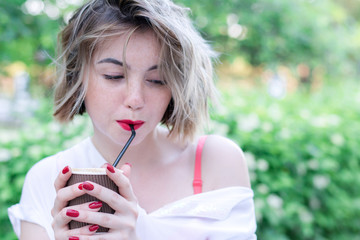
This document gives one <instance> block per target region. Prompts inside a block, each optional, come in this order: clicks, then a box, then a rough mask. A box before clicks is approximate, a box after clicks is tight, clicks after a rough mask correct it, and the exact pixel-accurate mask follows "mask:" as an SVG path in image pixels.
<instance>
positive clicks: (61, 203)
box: [53, 165, 138, 240]
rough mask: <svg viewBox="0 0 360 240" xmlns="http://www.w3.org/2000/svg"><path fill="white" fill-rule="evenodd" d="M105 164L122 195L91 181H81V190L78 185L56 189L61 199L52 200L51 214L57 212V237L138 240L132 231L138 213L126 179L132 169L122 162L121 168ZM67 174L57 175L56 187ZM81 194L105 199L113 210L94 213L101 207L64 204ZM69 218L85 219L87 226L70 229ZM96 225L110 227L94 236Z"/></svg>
mask: <svg viewBox="0 0 360 240" xmlns="http://www.w3.org/2000/svg"><path fill="white" fill-rule="evenodd" d="M106 167H107V171H106V172H107V175H108V176H109V177H110V178H111V179H112V180H113V181H114V182H115V184H116V185H117V186H118V187H119V192H120V193H121V195H120V194H118V193H115V192H113V191H112V190H110V189H107V188H105V187H102V186H101V185H98V184H96V183H93V182H84V183H83V184H82V190H80V189H79V188H78V184H75V185H73V186H70V187H65V188H62V189H60V190H57V192H58V196H57V199H62V200H58V201H55V202H56V204H55V205H56V207H55V206H54V209H55V210H54V213H58V214H57V215H56V217H54V224H53V228H54V231H55V236H56V239H73V240H75V239H104V237H105V238H106V239H137V238H136V233H135V226H136V220H137V216H138V210H137V200H136V197H135V195H134V193H133V191H132V187H131V184H130V181H129V178H128V177H129V176H130V171H131V168H130V166H128V165H124V166H123V167H122V168H121V170H119V169H115V168H113V167H112V166H111V165H106ZM60 175H61V174H60ZM69 177H70V176H69ZM69 177H67V178H66V174H65V176H59V177H58V179H59V181H56V183H55V185H56V184H58V187H60V188H61V186H64V185H65V183H66V181H67V180H68V178H69ZM61 179H66V180H61ZM61 183H62V184H61ZM56 188H57V185H56ZM84 193H87V194H89V195H92V196H94V197H96V198H98V199H99V200H101V201H103V202H106V203H107V204H108V205H109V206H110V207H112V208H113V209H114V210H115V213H114V214H107V213H100V212H97V211H98V210H99V209H100V208H97V209H92V208H90V207H89V204H82V205H78V206H71V207H66V205H67V202H68V201H69V200H71V199H73V198H75V197H77V196H80V195H82V194H84ZM61 207H62V209H61V210H60V211H59V210H58V209H60V208H61ZM71 220H76V221H79V222H87V223H90V225H88V226H85V227H82V228H79V229H72V230H69V228H68V223H69V222H70V221H71ZM99 225H101V226H103V227H107V228H109V229H110V230H109V232H107V233H100V234H96V235H93V233H94V232H96V230H97V226H99Z"/></svg>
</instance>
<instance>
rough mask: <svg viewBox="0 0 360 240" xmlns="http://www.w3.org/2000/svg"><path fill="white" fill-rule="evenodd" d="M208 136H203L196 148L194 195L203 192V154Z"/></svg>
mask: <svg viewBox="0 0 360 240" xmlns="http://www.w3.org/2000/svg"><path fill="white" fill-rule="evenodd" d="M206 138H207V136H206V135H205V136H201V137H200V139H199V142H198V145H197V147H196V156H195V170H194V181H193V188H194V194H198V193H201V192H202V179H201V154H202V150H203V147H204V144H205V140H206Z"/></svg>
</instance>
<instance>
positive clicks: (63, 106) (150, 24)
mask: <svg viewBox="0 0 360 240" xmlns="http://www.w3.org/2000/svg"><path fill="white" fill-rule="evenodd" d="M187 12H188V10H187V9H185V8H182V7H180V6H177V5H175V4H174V3H173V2H171V1H170V0H92V1H90V2H88V3H86V4H84V5H83V6H82V7H80V8H79V9H78V10H77V11H76V12H75V14H74V16H73V17H72V18H71V19H70V21H69V23H68V24H67V26H65V28H64V29H63V30H62V31H61V32H60V34H59V38H58V41H59V44H58V64H57V75H58V77H57V82H56V85H55V96H54V100H55V107H54V116H55V118H56V119H57V120H59V121H60V122H68V121H70V120H72V119H73V117H74V116H75V115H76V114H83V113H84V112H85V111H86V106H85V104H84V98H85V95H86V90H87V83H88V79H87V78H88V77H87V74H88V71H87V70H86V69H88V68H89V67H91V66H92V61H93V56H94V54H95V53H96V51H97V50H98V49H101V47H102V44H103V43H104V42H105V41H106V40H108V39H109V38H111V37H114V36H119V35H121V34H129V36H128V37H130V34H131V33H133V32H134V31H138V30H151V31H153V32H154V33H155V35H156V38H157V39H158V41H159V43H160V46H161V52H160V63H159V69H160V74H161V77H162V78H163V79H164V80H165V82H166V84H167V85H168V87H169V88H170V89H171V93H172V99H171V101H170V104H169V106H168V107H167V110H166V112H165V114H164V116H163V119H162V122H161V123H162V124H164V125H166V126H167V127H168V128H169V130H170V135H171V136H172V137H178V138H179V139H181V140H185V139H192V138H193V137H194V135H195V133H196V132H197V131H198V130H199V128H200V127H201V126H202V125H203V123H206V122H207V120H208V107H209V106H208V105H209V100H211V99H214V97H215V96H216V95H217V94H216V89H215V86H214V82H213V65H212V60H213V59H215V58H216V53H215V52H213V51H212V49H211V48H210V46H209V45H208V43H207V42H206V41H205V40H204V39H203V38H202V37H201V35H200V34H199V32H198V31H196V30H195V28H194V26H193V25H192V23H191V20H190V19H189V17H188V15H187ZM124 61H125V59H124Z"/></svg>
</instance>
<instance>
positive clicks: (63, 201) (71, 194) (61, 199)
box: [51, 183, 85, 216]
mask: <svg viewBox="0 0 360 240" xmlns="http://www.w3.org/2000/svg"><path fill="white" fill-rule="evenodd" d="M84 194H85V192H84V191H82V183H76V184H73V185H71V186H68V187H63V188H61V189H59V190H58V191H57V194H56V198H55V201H54V207H53V209H52V210H51V214H52V216H55V215H56V214H57V213H59V212H60V211H61V209H63V208H64V207H66V206H67V205H68V202H69V201H70V200H72V199H74V198H76V197H79V196H81V195H84Z"/></svg>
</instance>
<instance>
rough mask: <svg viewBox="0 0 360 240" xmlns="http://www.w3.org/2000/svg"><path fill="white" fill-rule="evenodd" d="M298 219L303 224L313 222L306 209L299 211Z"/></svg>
mask: <svg viewBox="0 0 360 240" xmlns="http://www.w3.org/2000/svg"><path fill="white" fill-rule="evenodd" d="M299 217H300V220H301V221H302V222H304V223H311V222H312V221H313V220H314V217H313V215H312V214H311V213H310V212H309V211H308V210H306V209H303V210H302V211H300V214H299Z"/></svg>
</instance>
